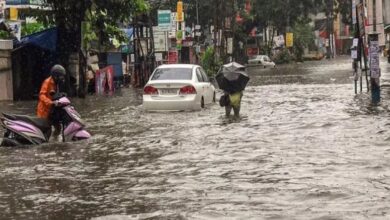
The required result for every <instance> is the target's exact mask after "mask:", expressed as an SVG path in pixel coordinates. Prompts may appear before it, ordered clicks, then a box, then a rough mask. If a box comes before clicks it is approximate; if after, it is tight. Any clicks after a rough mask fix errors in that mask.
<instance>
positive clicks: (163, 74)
mask: <svg viewBox="0 0 390 220" xmlns="http://www.w3.org/2000/svg"><path fill="white" fill-rule="evenodd" d="M191 79H192V69H190V68H160V69H157V70H156V72H155V73H154V74H153V77H152V80H191Z"/></svg>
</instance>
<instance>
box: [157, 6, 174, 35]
mask: <svg viewBox="0 0 390 220" xmlns="http://www.w3.org/2000/svg"><path fill="white" fill-rule="evenodd" d="M157 14H158V28H159V29H160V30H161V31H169V30H170V28H171V11H170V10H158V12H157Z"/></svg>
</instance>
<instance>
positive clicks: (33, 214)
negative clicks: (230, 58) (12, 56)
mask: <svg viewBox="0 0 390 220" xmlns="http://www.w3.org/2000/svg"><path fill="white" fill-rule="evenodd" d="M382 66H383V70H384V72H387V73H388V74H384V76H383V80H382V82H383V88H384V89H383V90H384V91H383V96H384V101H383V103H382V104H381V105H380V106H377V107H374V106H370V104H369V103H370V102H369V96H368V95H367V94H362V95H358V96H355V95H354V90H353V84H352V78H351V77H350V69H351V64H350V63H349V61H348V60H340V61H332V62H328V61H325V62H315V63H305V64H300V65H295V66H284V67H283V66H281V67H278V68H276V69H274V70H261V71H257V70H254V69H253V68H252V69H251V76H252V81H251V85H250V87H248V89H247V91H246V92H245V95H244V99H243V106H242V117H241V118H240V119H238V120H232V119H226V118H224V117H223V115H224V110H223V109H222V108H220V107H219V106H217V105H214V106H210V107H208V108H207V109H205V110H203V111H200V112H179V113H146V112H144V111H143V110H142V106H140V105H141V104H142V97H141V96H140V94H139V91H138V92H137V91H136V90H123V91H122V94H119V95H117V96H115V97H112V98H108V97H89V98H88V99H86V100H74V103H75V105H76V108H77V109H78V110H79V111H80V113H81V114H82V116H83V117H84V118H85V119H86V122H87V124H88V129H89V130H90V131H91V132H92V133H93V135H94V136H93V138H92V139H91V140H89V141H88V142H79V143H64V144H62V143H61V144H47V145H43V146H39V147H32V148H26V149H21V148H18V149H9V148H1V149H0V219H16V220H19V219H20V220H22V219H23V220H24V219H39V220H41V219H50V220H51V219H58V220H68V219H91V218H92V219H94V220H103V219H104V220H111V219H115V220H128V219H131V220H133V219H224V220H225V219H245V220H246V219H289V220H290V219H321V220H322V219H324V220H325V219H351V220H352V219H353V220H358V219H390V120H389V113H390V111H389V109H388V106H389V103H390V102H389V101H388V100H389V98H390V96H389V89H388V85H390V71H389V70H390V67H389V64H386V63H383V65H382ZM1 104H2V106H1V110H3V111H4V110H6V111H12V112H17V113H28V112H30V113H31V112H32V109H31V106H33V105H34V104H35V102H19V103H1Z"/></svg>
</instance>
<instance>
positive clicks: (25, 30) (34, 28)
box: [22, 23, 46, 36]
mask: <svg viewBox="0 0 390 220" xmlns="http://www.w3.org/2000/svg"><path fill="white" fill-rule="evenodd" d="M45 29H46V27H45V26H44V25H43V24H42V23H27V24H23V25H22V36H26V35H30V34H34V33H37V32H40V31H43V30H45Z"/></svg>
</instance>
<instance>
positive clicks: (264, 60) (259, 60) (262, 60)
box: [248, 55, 276, 68]
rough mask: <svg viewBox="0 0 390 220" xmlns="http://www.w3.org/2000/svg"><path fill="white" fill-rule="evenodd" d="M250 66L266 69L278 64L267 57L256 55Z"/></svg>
mask: <svg viewBox="0 0 390 220" xmlns="http://www.w3.org/2000/svg"><path fill="white" fill-rule="evenodd" d="M248 64H258V65H262V66H263V67H264V68H266V67H275V66H276V64H275V63H274V62H272V60H271V59H270V58H269V57H268V56H267V55H255V56H253V57H251V58H249V60H248Z"/></svg>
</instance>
